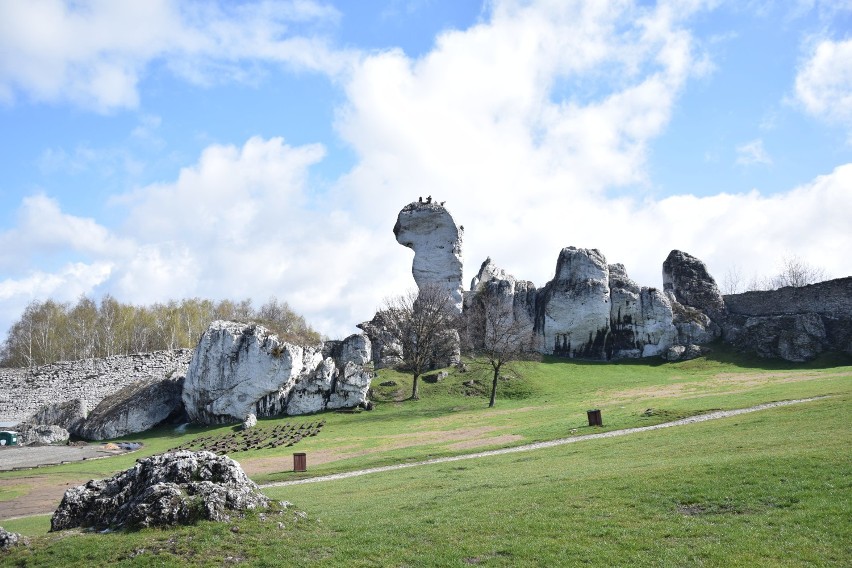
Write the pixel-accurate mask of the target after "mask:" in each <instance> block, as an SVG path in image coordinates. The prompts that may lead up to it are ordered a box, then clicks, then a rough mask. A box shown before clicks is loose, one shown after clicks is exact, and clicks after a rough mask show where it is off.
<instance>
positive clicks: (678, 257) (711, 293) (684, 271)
mask: <svg viewBox="0 0 852 568" xmlns="http://www.w3.org/2000/svg"><path fill="white" fill-rule="evenodd" d="M663 289H664V290H666V291H668V290H671V292H672V293H673V294H674V297H675V299H676V300H677V301H678V302H679V303H680V304H682V305H684V306H689V307H692V308H695V309H697V310H699V311H700V312H702V313H704V314H706V315H707V316H709V318H710V319H711V320H712V321H714V322H716V323H717V324H720V323H721V322H723V321H724V319H725V317H726V316H727V309H726V308H725V300H724V298H722V293H721V292H720V291H719V287H718V286H717V285H716V281H715V280H714V279H713V277H712V276H710V273H709V272H708V271H707V267H706V266H705V265H704V263H703V262H701V261H700V260H698V259H697V258H695V257H694V256H692V255H690V254H687V253H685V252H682V251H679V250H673V251H671V252H670V253H669V256H668V257H667V258H666V260H665V261H664V262H663Z"/></svg>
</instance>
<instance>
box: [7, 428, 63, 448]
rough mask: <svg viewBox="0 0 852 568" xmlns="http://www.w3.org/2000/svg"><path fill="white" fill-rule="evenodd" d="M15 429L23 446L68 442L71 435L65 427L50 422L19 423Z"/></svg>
mask: <svg viewBox="0 0 852 568" xmlns="http://www.w3.org/2000/svg"><path fill="white" fill-rule="evenodd" d="M15 431H16V432H17V433H18V444H19V445H21V446H29V445H32V444H67V443H68V439H69V438H70V437H71V435H70V434H69V433H68V430H66V429H65V428H62V427H61V426H52V425H49V424H18V425H17V426H16V427H15Z"/></svg>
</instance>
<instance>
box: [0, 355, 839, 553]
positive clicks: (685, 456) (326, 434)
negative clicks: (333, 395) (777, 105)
mask: <svg viewBox="0 0 852 568" xmlns="http://www.w3.org/2000/svg"><path fill="white" fill-rule="evenodd" d="M760 363H761V361H759V360H752V359H744V358H742V357H740V356H738V355H736V354H733V353H731V352H728V351H725V350H724V349H721V350H719V349H717V350H716V351H715V352H714V353H713V354H712V355H711V356H710V357H707V358H702V359H698V360H694V361H689V362H684V363H676V364H656V363H650V364H649V362H647V361H644V362H628V363H622V364H592V363H578V362H570V361H565V360H545V361H544V362H542V363H539V364H534V363H528V364H525V365H524V369H523V371H522V374H523V379H512V380H510V381H507V382H503V383H501V385H500V389H501V390H499V391H498V403H497V408H495V409H488V408H486V405H487V398H486V394H484V393H482V394H480V393H475V392H473V393H470V390H471V389H468V388H466V387H465V386H464V383H465V382H468V381H470V380H471V379H472V378H473V379H475V380H476V379H477V376H473V377H472V373H467V374H459V375H451V376H450V377H448V378H447V379H445V380H444V381H441V382H437V383H429V382H424V383H423V384H422V387H421V388H422V391H421V397H422V398H421V400H420V401H419V402H415V401H408V400H404V401H400V402H393V399H394V398H395V397H400V398H403V397H404V396H406V395H407V394H408V393H409V392H410V379H408V378H407V377H405V376H403V375H399V374H396V373H393V372H383V373H382V375H381V376H380V377H379V378H378V379H376V380H375V381H374V385H376V390H377V393H376V395H377V396H376V397H377V398H378V399H384V400H385V402H379V403H378V404H377V408H376V410H374V411H372V412H362V413H359V414H333V413H328V414H325V415H323V418H325V419H326V425H325V427H324V428H323V431H322V433H321V434H320V435H318V436H316V437H314V438H309V439H307V440H303V441H302V442H300V443H299V444H297V445H296V446H293V447H291V448H287V449H286V451H284V452H282V451H281V449H280V448H278V449H276V450H261V451H252V452H245V453H243V454H235V455H234V456H233V457H234V458H235V459H237V460H238V461H241V462H243V463H244V464H248V463H250V462H252V461H257V460H260V459H261V458H265V459H266V458H273V457H278V458H279V459H281V460H282V462H283V463H285V464H286V463H290V464H291V463H292V462H291V461H290V462H288V459H289V456H290V454H291V453H292V451H305V452H307V454H308V466H309V472H308V473H307V474H294V473H292V472H290V471H286V470H288V469H289V467H286V466H284V465H282V466H281V469H280V470H276V471H270V472H267V473H264V474H262V475H255V476H254V479H255V480H256V481H259V482H265V481H270V480H279V479H280V480H286V479H295V478H296V477H297V475H318V474H321V473H332V472H336V471H345V470H352V469H357V468H361V467H370V466H375V465H384V464H387V463H398V462H403V461H406V460H422V459H426V458H428V457H435V456H440V455H451V454H458V453H467V452H470V451H475V450H479V449H485V448H487V447H489V446H488V445H485V446H477V447H476V448H472V449H463V448H460V447H459V446H458V445H457V444H458V441H459V440H460V439H462V440H468V441H469V439H468V438H465V437H464V436H463V435H462V434H463V433H464V432H468V433H471V432H473V433H474V437H475V438H477V439H480V438H485V439H486V442H487V438H489V437H494V438H495V440H497V441H495V443H494V444H491V445H492V446H505V445H514V444H520V443H528V442H531V441H537V440H546V439H553V438H557V437H564V436H568V435H571V434H572V430H574V431H575V434H576V435H582V434H585V433H590V432H592V431H597V432H599V431H606V430H609V429H616V428H623V427H633V426H644V425H649V424H653V423H658V422H664V421H669V420H672V419H675V418H679V417H682V416H688V415H692V414H696V413H701V412H705V411H708V410H711V409H716V408H723V409H730V408H741V407H746V406H752V405H754V404H760V403H763V402H769V401H773V400H785V399H794V398H806V397H812V396H821V395H830V398H826V399H822V400H818V401H813V402H808V403H803V404H800V405H795V406H789V407H783V408H777V409H771V410H764V411H760V412H758V413H753V414H748V415H742V416H738V417H733V418H728V419H723V420H719V421H712V422H706V423H701V424H694V425H689V426H683V427H679V428H670V429H664V430H659V431H654V432H647V433H643V434H636V435H632V436H626V437H619V438H611V439H600V440H588V441H582V442H580V443H577V444H570V445H567V446H561V447H558V448H552V449H548V450H538V451H535V452H528V453H520V454H511V455H505V456H498V457H490V458H481V459H476V460H466V461H460V462H452V463H448V464H440V465H432V466H423V467H417V468H410V469H405V470H400V471H396V472H389V473H383V474H374V475H370V476H364V477H359V478H353V479H349V480H342V481H336V482H326V483H320V484H309V485H301V486H292V487H285V488H273V489H268V490H267V493H268V494H269V495H270V496H272V497H274V498H275V499H286V500H289V501H292V502H294V503H295V504H296V506H297V507H298V508H299V509H302V510H305V511H307V513H308V518H307V520H299V521H298V522H296V521H294V520H293V518H291V517H287V518H285V519H278V518H275V519H269V518H267V520H265V521H261V520H260V519H258V518H257V517H256V516H250V517H249V518H247V519H243V520H239V521H236V522H235V523H233V525H234V526H238V527H239V532H232V531H231V527H232V525H217V524H213V523H201V524H199V525H196V526H193V527H184V528H176V529H164V530H159V529H158V530H143V531H138V532H132V533H118V534H79V533H74V532H67V531H66V532H64V533H59V534H53V533H51V534H48V535H45V534H44V533H45V532H46V530H47V528H48V526H49V517H48V516H42V517H33V518H29V519H21V520H14V521H0V524H2V526H4V528H7V529H9V530H16V531H19V532H22V533H24V534H27V535H31V544H30V547H29V548H19V549H16V550H14V551H13V552H11V553H7V554H6V556H5V557H4V556H0V564H3V563H4V562H5V563H9V564H10V565H15V564H21V565H57V564H63V565H68V564H74V563H79V564H83V563H85V564H88V565H91V566H99V565H108V564H122V563H133V564H134V565H198V566H202V565H209V564H228V563H231V562H235V561H238V560H240V561H242V560H245V561H249V562H251V563H252V564H255V565H270V566H272V565H281V564H282V563H283V564H291V565H326V566H340V565H352V566H386V565H400V566H401V565H411V566H414V565H418V566H419V565H435V566H443V565H494V566H514V565H548V564H550V565H584V564H596V565H612V566H699V565H701V566H717V565H718V566H721V565H725V566H728V565H733V566H778V565H790V566H806V565H811V566H844V565H846V566H848V565H849V564H850V558H852V538H851V537H852V534H850V529H849V526H850V525H852V523H850V522H849V521H850V519H852V507H850V502H849V499H850V495H852V492H850V489H852V475H850V474H852V462H850V453H849V448H850V447H852V444H850V442H852V432H850V427H849V418H850V413H849V402H850V399H852V388H850V386H852V381H850V379H852V368H850V367H849V366H838V365H840V364H841V363H846V364H848V361H847V360H845V359H835V358H824V359H822V360H820V361H817V362H815V363H812V364H809V365H789V364H781V363H777V362H769V363H767V362H762V363H763V366H762V367H761V366H759V365H760ZM473 375H476V374H475V373H473ZM485 379H486V377H485V376H484V375H482V380H485ZM387 380H393V381H395V382H397V383H398V385H397V386H396V387H378V386H377V385H378V384H379V383H380V382H383V381H387ZM466 392H468V393H469V394H471V396H467V395H466V394H465V393H466ZM503 393H506V395H509V396H505V395H503ZM593 407H595V408H600V409H601V410H602V414H603V419H604V424H605V427H604V428H603V429H600V428H598V429H592V428H589V427H588V426H587V425H586V424H587V423H586V415H585V411H586V409H588V408H593ZM648 409H652V410H651V412H646V410H648ZM289 420H290V421H291V422H293V418H290V419H289ZM310 420H311V419H310V418H308V419H306V421H310ZM263 422H266V421H262V423H263ZM269 423H270V424H272V423H276V422H275V421H269ZM229 430H230V427H220V428H213V429H209V428H208V429H203V430H202V429H196V430H194V431H190V432H188V433H187V434H186V435H183V436H178V435H175V434H174V433H173V432H171V430H160V431H158V432H152V433H148V434H146V435H145V436H135V437H133V439H141V440H143V441H144V442H145V443H146V449H145V452H144V454H149V453H156V452H157V451H162V450H164V449H166V448H169V447H173V446H175V445H177V444H179V443H182V441H186V440H189V439H191V438H192V437H193V436H197V435H199V432H202V431H203V432H205V433H207V434H210V433H215V432H220V431H221V432H227V431H229ZM506 435H512V436H513V437H512V438H511V440H510V441H506V439H505V438H503V439H502V441H500V440H498V439H497V438H496V437H497V436H506ZM140 455H143V454H142V453H136V454H130V455H128V456H124V457H121V458H111V459H107V460H98V461H95V462H82V463H79V464H67V465H63V466H57V467H51V468H43V469H40V470H38V472H39V474H41V473H45V474H49V475H56V476H59V477H62V476H70V477H74V476H78V477H79V476H81V475H84V474H88V473H91V474H92V475H91V477H104V476H106V475H110V474H111V473H113V472H114V471H117V470H119V469H122V468H125V467H129V465H130V464H132V463H133V461H135V459H136V458H138V457H140ZM321 455H324V456H325V457H326V458H335V459H329V460H328V461H326V462H325V463H321V464H320V463H314V462H312V461H311V460H312V457H314V458H316V459H317V461H319V459H318V456H321ZM26 473H27V472H9V473H4V474H0V480H2V479H4V478H12V479H13V480H14V482H15V483H16V484H17V485H15V487H16V489H15V490H14V491H15V492H19V491H20V485H21V484H25V483H26V476H25V475H22V474H26ZM32 473H33V472H32V471H30V472H29V475H32ZM11 498H14V496H11V495H10V494H7V493H0V500H6V499H11ZM278 522H284V525H285V526H284V528H283V529H279V528H278ZM142 549H144V552H141V553H140V552H139V551H140V550H142ZM229 558H230V560H229Z"/></svg>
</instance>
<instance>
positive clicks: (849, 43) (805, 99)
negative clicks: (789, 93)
mask: <svg viewBox="0 0 852 568" xmlns="http://www.w3.org/2000/svg"><path fill="white" fill-rule="evenodd" d="M795 93H796V99H797V100H798V101H799V103H800V104H801V105H802V107H803V108H804V109H805V111H807V112H808V113H810V114H811V115H813V116H816V117H818V118H821V119H824V120H826V121H834V122H838V123H840V124H842V125H844V126H845V127H846V128H850V129H852V39H847V40H842V41H833V40H830V39H824V40H822V41H820V42H819V43H817V44H816V45H815V47H814V48H813V50H812V51H811V53H810V54H809V56H808V58H807V59H806V60H805V61H804V62H803V63H802V65H801V66H800V68H799V70H798V73H797V74H796V83H795Z"/></svg>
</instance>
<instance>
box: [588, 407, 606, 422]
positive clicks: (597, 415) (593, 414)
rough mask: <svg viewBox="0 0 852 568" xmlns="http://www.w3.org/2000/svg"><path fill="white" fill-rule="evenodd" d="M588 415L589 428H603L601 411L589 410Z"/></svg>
mask: <svg viewBox="0 0 852 568" xmlns="http://www.w3.org/2000/svg"><path fill="white" fill-rule="evenodd" d="M586 414H587V415H588V417H589V426H603V420H602V419H601V411H600V410H598V409H597V408H595V409H592V410H587V411H586Z"/></svg>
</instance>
